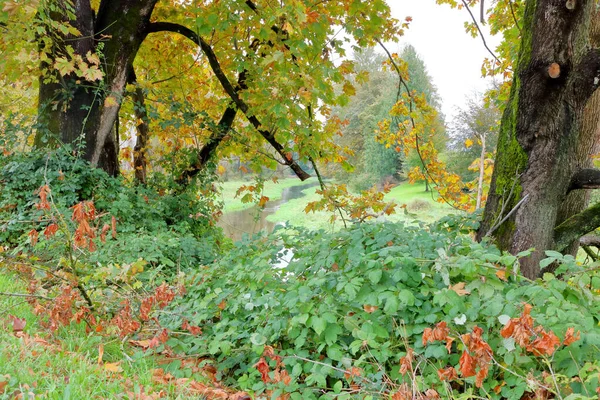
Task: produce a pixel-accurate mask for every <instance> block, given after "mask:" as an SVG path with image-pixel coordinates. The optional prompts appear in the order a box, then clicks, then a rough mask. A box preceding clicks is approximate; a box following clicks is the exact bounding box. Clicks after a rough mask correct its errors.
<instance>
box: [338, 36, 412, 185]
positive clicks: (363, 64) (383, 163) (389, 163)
mask: <svg viewBox="0 0 600 400" xmlns="http://www.w3.org/2000/svg"><path fill="white" fill-rule="evenodd" d="M352 57H353V59H354V63H355V66H354V70H355V73H354V76H353V80H354V82H356V83H355V86H356V93H355V94H354V95H353V96H352V97H351V98H350V100H349V102H348V104H345V105H343V106H338V107H334V108H333V110H332V115H331V118H335V119H339V120H342V121H344V122H345V125H344V127H343V128H342V129H341V134H342V135H341V136H340V137H339V138H338V139H336V143H337V144H338V145H339V146H340V147H341V148H344V149H347V150H346V152H347V153H349V155H348V162H349V163H350V164H352V166H353V167H354V169H353V172H349V171H345V170H342V171H339V172H338V171H336V172H335V175H336V177H337V178H338V179H341V180H344V181H348V180H350V181H351V182H352V183H353V184H354V186H356V187H357V188H359V189H361V190H364V189H368V188H369V187H371V186H373V185H374V184H378V183H381V182H382V181H383V179H384V178H386V177H389V176H393V175H395V174H396V173H397V172H399V170H400V168H401V158H400V154H398V153H397V152H396V151H395V150H394V149H393V148H389V147H386V146H384V145H383V144H381V143H379V142H378V141H377V140H376V132H377V127H378V125H377V124H378V123H379V122H380V121H382V120H384V119H385V118H387V117H388V113H389V110H390V108H391V107H392V105H393V104H394V100H395V96H396V92H397V89H396V86H397V80H396V78H395V76H394V75H393V74H392V73H391V72H389V71H384V70H383V62H384V61H385V57H384V56H383V55H381V54H379V53H377V52H376V51H375V49H374V48H372V47H369V48H365V49H360V50H359V51H355V52H354V54H353V56H352ZM338 169H341V168H338ZM354 171H356V173H355V172H354Z"/></svg>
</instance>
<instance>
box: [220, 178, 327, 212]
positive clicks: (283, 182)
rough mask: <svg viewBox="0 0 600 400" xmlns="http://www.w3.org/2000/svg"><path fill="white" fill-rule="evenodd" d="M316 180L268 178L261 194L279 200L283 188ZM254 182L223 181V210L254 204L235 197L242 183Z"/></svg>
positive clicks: (244, 207) (231, 210) (245, 207)
mask: <svg viewBox="0 0 600 400" xmlns="http://www.w3.org/2000/svg"><path fill="white" fill-rule="evenodd" d="M313 181H316V178H310V179H308V180H306V181H304V182H302V181H301V180H299V179H298V178H286V179H279V180H278V181H277V183H275V182H273V181H271V180H268V181H266V182H265V185H264V190H263V192H262V195H263V196H267V197H268V198H269V199H270V200H279V199H280V198H281V194H282V192H283V189H285V188H288V187H292V186H301V185H306V184H307V183H310V182H313ZM253 183H254V182H252V181H228V182H223V184H222V186H221V188H222V196H223V202H224V207H223V212H233V211H240V210H244V209H247V208H251V207H253V206H254V205H255V203H242V199H241V196H239V197H235V195H236V192H237V190H238V189H239V188H240V187H241V186H243V185H251V184H253Z"/></svg>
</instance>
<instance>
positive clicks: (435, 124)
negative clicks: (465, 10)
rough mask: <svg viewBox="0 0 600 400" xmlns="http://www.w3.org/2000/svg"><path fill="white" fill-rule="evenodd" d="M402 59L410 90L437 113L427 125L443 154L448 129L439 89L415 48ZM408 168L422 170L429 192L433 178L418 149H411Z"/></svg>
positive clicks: (406, 49)
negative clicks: (428, 172) (441, 110)
mask: <svg viewBox="0 0 600 400" xmlns="http://www.w3.org/2000/svg"><path fill="white" fill-rule="evenodd" d="M400 58H401V59H402V60H403V61H404V62H405V63H406V66H407V73H408V82H407V87H408V89H410V90H412V91H414V92H415V93H418V94H419V95H422V96H424V98H425V101H426V102H427V104H429V105H430V106H431V107H432V108H433V109H434V110H435V111H436V115H435V118H434V119H433V120H432V121H429V122H427V124H428V125H429V127H430V128H431V135H430V138H431V142H432V144H433V147H434V148H435V149H436V150H437V151H438V152H442V151H443V150H445V148H446V144H447V137H446V128H445V125H444V116H443V115H442V114H441V112H440V98H439V95H438V92H437V88H436V87H435V85H434V84H433V79H432V78H431V76H430V75H429V72H428V71H427V67H426V65H425V62H424V61H423V60H422V59H421V57H419V54H418V53H417V50H416V49H415V48H414V47H413V46H411V45H407V46H405V47H404V49H403V50H402V53H401V54H400ZM406 167H407V169H408V168H413V169H414V168H419V169H420V170H421V176H422V177H423V179H424V181H425V190H426V191H429V180H430V179H431V178H430V177H428V176H427V174H426V172H425V171H423V168H424V166H423V160H422V159H421V155H420V154H418V151H417V150H416V149H411V150H410V151H409V152H408V154H407V156H406Z"/></svg>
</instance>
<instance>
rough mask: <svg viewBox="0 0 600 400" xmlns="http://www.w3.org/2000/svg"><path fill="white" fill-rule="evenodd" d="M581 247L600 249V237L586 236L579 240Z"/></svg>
mask: <svg viewBox="0 0 600 400" xmlns="http://www.w3.org/2000/svg"><path fill="white" fill-rule="evenodd" d="M579 244H580V245H581V246H594V247H597V248H599V249H600V236H597V235H594V234H590V235H584V236H582V237H581V238H580V239H579Z"/></svg>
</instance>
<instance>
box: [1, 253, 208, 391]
mask: <svg viewBox="0 0 600 400" xmlns="http://www.w3.org/2000/svg"><path fill="white" fill-rule="evenodd" d="M2 268H4V267H3V266H2V264H1V263H0V292H3V293H6V292H9V293H26V290H25V287H26V285H25V282H19V280H18V278H17V275H15V274H13V273H10V272H5V271H2ZM9 315H13V316H16V317H18V318H20V319H25V321H26V326H25V329H24V331H23V332H22V333H18V334H17V333H15V332H14V331H13V325H12V319H11V317H9ZM0 343H1V344H2V345H1V346H0V399H4V398H6V399H8V398H11V399H12V398H17V396H18V395H19V393H22V397H19V398H34V397H35V398H38V397H39V398H46V399H85V398H134V397H135V398H140V399H141V398H144V399H146V398H147V399H150V398H154V397H146V395H148V394H149V393H150V394H158V393H160V392H162V394H163V395H164V397H161V398H169V399H184V398H190V397H189V393H188V394H185V393H183V392H182V387H177V386H175V385H174V384H169V385H166V384H164V383H157V382H153V370H155V369H156V368H165V366H164V365H159V360H158V359H157V358H156V357H153V356H148V355H146V354H144V353H143V352H142V351H141V350H139V349H136V348H133V347H132V346H130V345H128V343H127V342H126V341H125V342H123V341H121V340H120V339H119V338H118V337H110V336H108V335H101V334H97V333H95V332H93V333H86V329H85V325H84V323H81V324H75V323H72V324H71V325H69V326H66V327H62V328H60V329H58V330H57V331H55V332H50V331H49V330H47V329H46V328H43V327H42V326H41V325H40V319H39V318H38V317H37V316H36V315H35V314H34V312H33V309H32V307H31V306H30V305H29V304H28V303H27V301H26V300H24V299H23V298H22V297H12V296H6V295H0ZM101 345H102V346H103V349H104V355H103V358H102V362H99V360H98V358H99V349H100V346H101ZM107 363H111V364H112V365H115V368H116V369H118V372H116V371H115V372H111V371H110V369H109V368H108V367H106V365H107ZM117 363H118V364H117ZM109 366H110V365H109ZM184 391H185V390H184ZM196 398H197V397H196Z"/></svg>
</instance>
